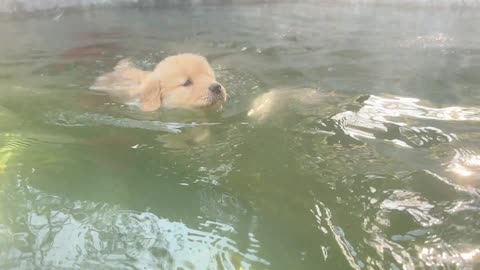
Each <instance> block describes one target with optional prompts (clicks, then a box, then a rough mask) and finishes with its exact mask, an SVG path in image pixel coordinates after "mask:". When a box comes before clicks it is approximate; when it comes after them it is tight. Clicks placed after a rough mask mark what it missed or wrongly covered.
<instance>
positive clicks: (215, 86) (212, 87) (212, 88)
mask: <svg viewBox="0 0 480 270" xmlns="http://www.w3.org/2000/svg"><path fill="white" fill-rule="evenodd" d="M208 90H210V92H212V93H214V94H217V95H218V94H222V86H221V85H220V84H219V83H212V85H210V86H209V87H208Z"/></svg>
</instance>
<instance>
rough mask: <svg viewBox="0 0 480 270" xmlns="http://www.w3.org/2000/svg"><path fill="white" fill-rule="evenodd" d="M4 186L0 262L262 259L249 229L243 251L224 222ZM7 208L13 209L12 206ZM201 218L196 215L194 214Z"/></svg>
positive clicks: (101, 264) (198, 265)
mask: <svg viewBox="0 0 480 270" xmlns="http://www.w3.org/2000/svg"><path fill="white" fill-rule="evenodd" d="M11 188H12V189H7V190H4V191H3V192H4V193H5V195H6V196H5V197H4V198H3V200H2V208H1V211H2V212H3V214H2V216H3V218H5V219H4V220H3V222H2V223H3V224H2V225H1V229H0V239H3V240H2V245H1V246H0V250H1V251H2V253H1V255H0V257H1V263H0V264H1V267H2V269H7V268H8V269H32V268H49V269H52V268H62V269H98V268H101V269H132V268H134V269H239V268H243V269H250V267H251V266H252V265H257V266H255V267H254V269H261V268H262V267H265V266H268V265H269V262H268V261H265V260H263V259H261V258H259V257H257V256H256V255H255V253H256V250H257V249H259V248H261V246H260V245H259V244H258V241H257V240H256V239H255V236H254V234H253V233H250V234H249V235H248V238H249V239H250V241H252V244H251V245H250V247H249V248H248V249H247V253H242V252H240V251H239V250H238V249H237V248H236V246H235V245H236V243H235V241H234V240H232V239H230V238H229V237H228V236H229V235H231V234H237V233H238V232H236V231H235V229H234V228H233V227H231V226H229V225H227V224H222V223H219V222H212V221H209V220H205V221H203V222H202V223H201V224H200V225H201V227H202V229H203V230H196V229H191V228H188V227H187V226H186V225H185V224H183V223H179V222H173V221H169V220H168V219H162V218H159V217H157V216H156V215H155V214H153V213H149V212H135V211H130V210H124V209H121V208H120V207H117V206H115V205H110V204H106V203H98V202H89V201H71V200H68V199H65V198H62V197H59V196H53V195H49V194H45V193H42V192H40V191H38V190H36V189H34V188H33V187H31V186H29V185H27V184H26V183H25V181H20V182H19V183H18V185H17V186H16V187H11ZM12 207H14V208H15V210H14V211H12V210H13V208H12ZM199 218H201V217H199Z"/></svg>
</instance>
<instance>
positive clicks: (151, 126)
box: [46, 112, 218, 133]
mask: <svg viewBox="0 0 480 270" xmlns="http://www.w3.org/2000/svg"><path fill="white" fill-rule="evenodd" d="M46 122H48V123H50V124H54V125H59V126H112V127H118V128H134V129H144V130H152V131H166V132H170V133H181V132H182V129H185V128H192V127H197V126H211V125H217V124H218V123H194V122H192V123H175V122H160V121H151V120H136V119H129V118H116V117H113V116H109V115H104V114H98V113H74V112H61V113H59V114H58V115H47V119H46Z"/></svg>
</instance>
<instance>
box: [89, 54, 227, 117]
mask: <svg viewBox="0 0 480 270" xmlns="http://www.w3.org/2000/svg"><path fill="white" fill-rule="evenodd" d="M213 84H218V82H217V81H216V78H215V73H214V72H213V69H212V68H211V66H210V64H209V63H208V61H207V60H206V59H205V58H204V57H203V56H200V55H196V54H179V55H174V56H169V57H167V58H165V59H164V60H163V61H161V62H160V63H159V64H158V65H157V66H156V67H155V69H154V70H153V71H144V70H141V69H139V68H138V67H136V66H135V65H134V64H132V63H131V62H130V61H129V60H128V59H124V60H121V61H120V62H119V63H118V64H117V66H116V67H115V68H114V70H113V71H112V72H110V73H107V74H105V75H103V76H100V77H98V78H97V80H96V81H95V83H94V84H93V85H92V86H91V89H93V90H99V91H104V92H106V93H108V94H109V95H110V96H112V97H113V98H114V99H116V100H117V101H120V102H124V103H137V104H138V105H139V107H140V108H141V109H142V110H144V111H153V110H157V109H159V108H160V107H176V108H178V107H180V108H207V107H217V106H221V105H222V104H223V103H224V102H225V101H226V97H227V94H226V92H225V89H224V88H223V86H221V85H220V86H221V89H220V91H219V92H217V93H215V92H212V91H211V90H209V88H210V87H211V86H212V85H213Z"/></svg>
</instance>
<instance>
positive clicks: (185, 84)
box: [182, 79, 193, 86]
mask: <svg viewBox="0 0 480 270" xmlns="http://www.w3.org/2000/svg"><path fill="white" fill-rule="evenodd" d="M192 84H193V82H192V80H190V79H187V80H186V81H185V82H184V83H183V84H182V85H183V86H190V85H192Z"/></svg>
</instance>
